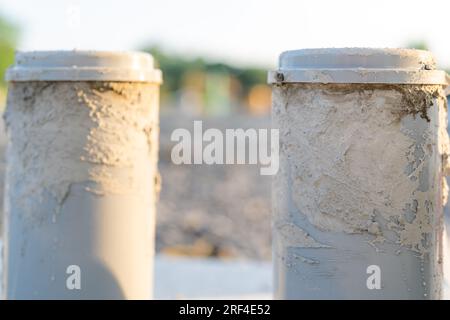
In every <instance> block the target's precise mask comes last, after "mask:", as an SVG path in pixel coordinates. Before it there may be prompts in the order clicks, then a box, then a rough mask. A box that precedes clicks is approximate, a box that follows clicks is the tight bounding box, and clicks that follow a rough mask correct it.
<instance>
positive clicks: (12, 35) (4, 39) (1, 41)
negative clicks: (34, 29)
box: [0, 14, 19, 87]
mask: <svg viewBox="0 0 450 320" xmlns="http://www.w3.org/2000/svg"><path fill="white" fill-rule="evenodd" d="M18 35H19V29H18V27H17V26H16V25H14V24H13V23H11V22H10V21H8V20H6V19H5V18H3V17H2V15H1V14H0V87H4V86H5V76H4V75H5V70H6V68H8V66H10V65H11V64H12V63H13V61H14V50H15V48H16V44H17V38H18Z"/></svg>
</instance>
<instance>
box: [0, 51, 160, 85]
mask: <svg viewBox="0 0 450 320" xmlns="http://www.w3.org/2000/svg"><path fill="white" fill-rule="evenodd" d="M5 79H6V80H7V81H131V82H154V83H161V82H162V75H161V71H160V70H157V69H155V68H154V64H153V57H152V56H151V55H150V54H148V53H143V52H125V51H124V52H119V51H117V52H113V51H77V50H72V51H29V52H17V53H16V58H15V64H14V65H13V66H11V68H9V69H8V70H7V72H6V76H5Z"/></svg>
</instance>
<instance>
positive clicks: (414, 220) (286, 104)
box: [269, 48, 448, 299]
mask: <svg viewBox="0 0 450 320" xmlns="http://www.w3.org/2000/svg"><path fill="white" fill-rule="evenodd" d="M269 83H271V84H272V85H273V114H272V117H273V126H274V128H278V129H279V130H280V170H279V172H278V174H277V175H276V176H275V177H274V180H273V238H274V264H275V271H274V275H275V297H276V298H279V299H316V298H317V299H439V298H440V297H441V282H442V229H443V215H442V206H443V203H444V202H445V201H446V199H445V197H446V195H447V192H448V191H447V185H446V182H445V180H444V175H445V174H446V172H445V171H446V163H447V157H448V156H447V155H448V136H447V131H446V127H447V103H446V99H445V94H444V89H445V87H446V85H447V82H446V74H445V72H443V71H439V70H436V66H435V62H434V59H433V57H432V55H431V54H430V53H429V52H427V51H420V50H412V49H363V48H345V49H338V48H335V49H306V50H297V51H288V52H285V53H283V54H282V55H281V56H280V61H279V69H278V70H277V71H274V72H270V73H269ZM444 195H445V196H444Z"/></svg>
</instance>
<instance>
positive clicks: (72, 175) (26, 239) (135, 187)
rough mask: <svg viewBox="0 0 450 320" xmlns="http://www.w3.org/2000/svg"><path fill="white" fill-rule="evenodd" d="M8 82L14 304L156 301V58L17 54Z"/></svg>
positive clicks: (8, 249) (8, 245) (8, 261)
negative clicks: (35, 301) (27, 301)
mask: <svg viewBox="0 0 450 320" xmlns="http://www.w3.org/2000/svg"><path fill="white" fill-rule="evenodd" d="M6 78H7V80H8V81H9V89H8V97H7V108H6V112H5V115H4V119H5V122H6V127H7V135H8V147H7V169H6V187H5V188H6V191H5V259H4V260H5V268H4V285H5V288H4V290H3V292H4V294H5V296H6V298H7V299H91V298H96V299H149V298H151V297H152V277H153V276H152V268H153V255H154V221H155V199H156V193H157V189H158V179H157V175H158V173H157V157H158V135H159V123H158V118H159V115H158V112H159V101H158V100H159V84H160V83H161V72H160V71H159V70H156V69H154V67H153V59H152V57H151V56H150V55H148V54H145V53H139V52H95V51H48V52H19V53H17V55H16V61H15V65H14V66H12V67H11V68H10V69H9V70H8V71H7V75H6Z"/></svg>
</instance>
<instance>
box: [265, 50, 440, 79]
mask: <svg viewBox="0 0 450 320" xmlns="http://www.w3.org/2000/svg"><path fill="white" fill-rule="evenodd" d="M268 81H269V83H301V82H307V83H308V82H313V83H314V82H315V83H379V84H383V83H387V84H389V83H390V84H443V85H446V84H447V80H446V73H445V72H444V71H441V70H436V62H435V60H434V57H433V55H432V54H431V53H430V52H428V51H424V50H415V49H387V48H386V49H374V48H327V49H302V50H292V51H286V52H283V53H282V54H281V55H280V58H279V70H277V71H272V72H269V77H268Z"/></svg>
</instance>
